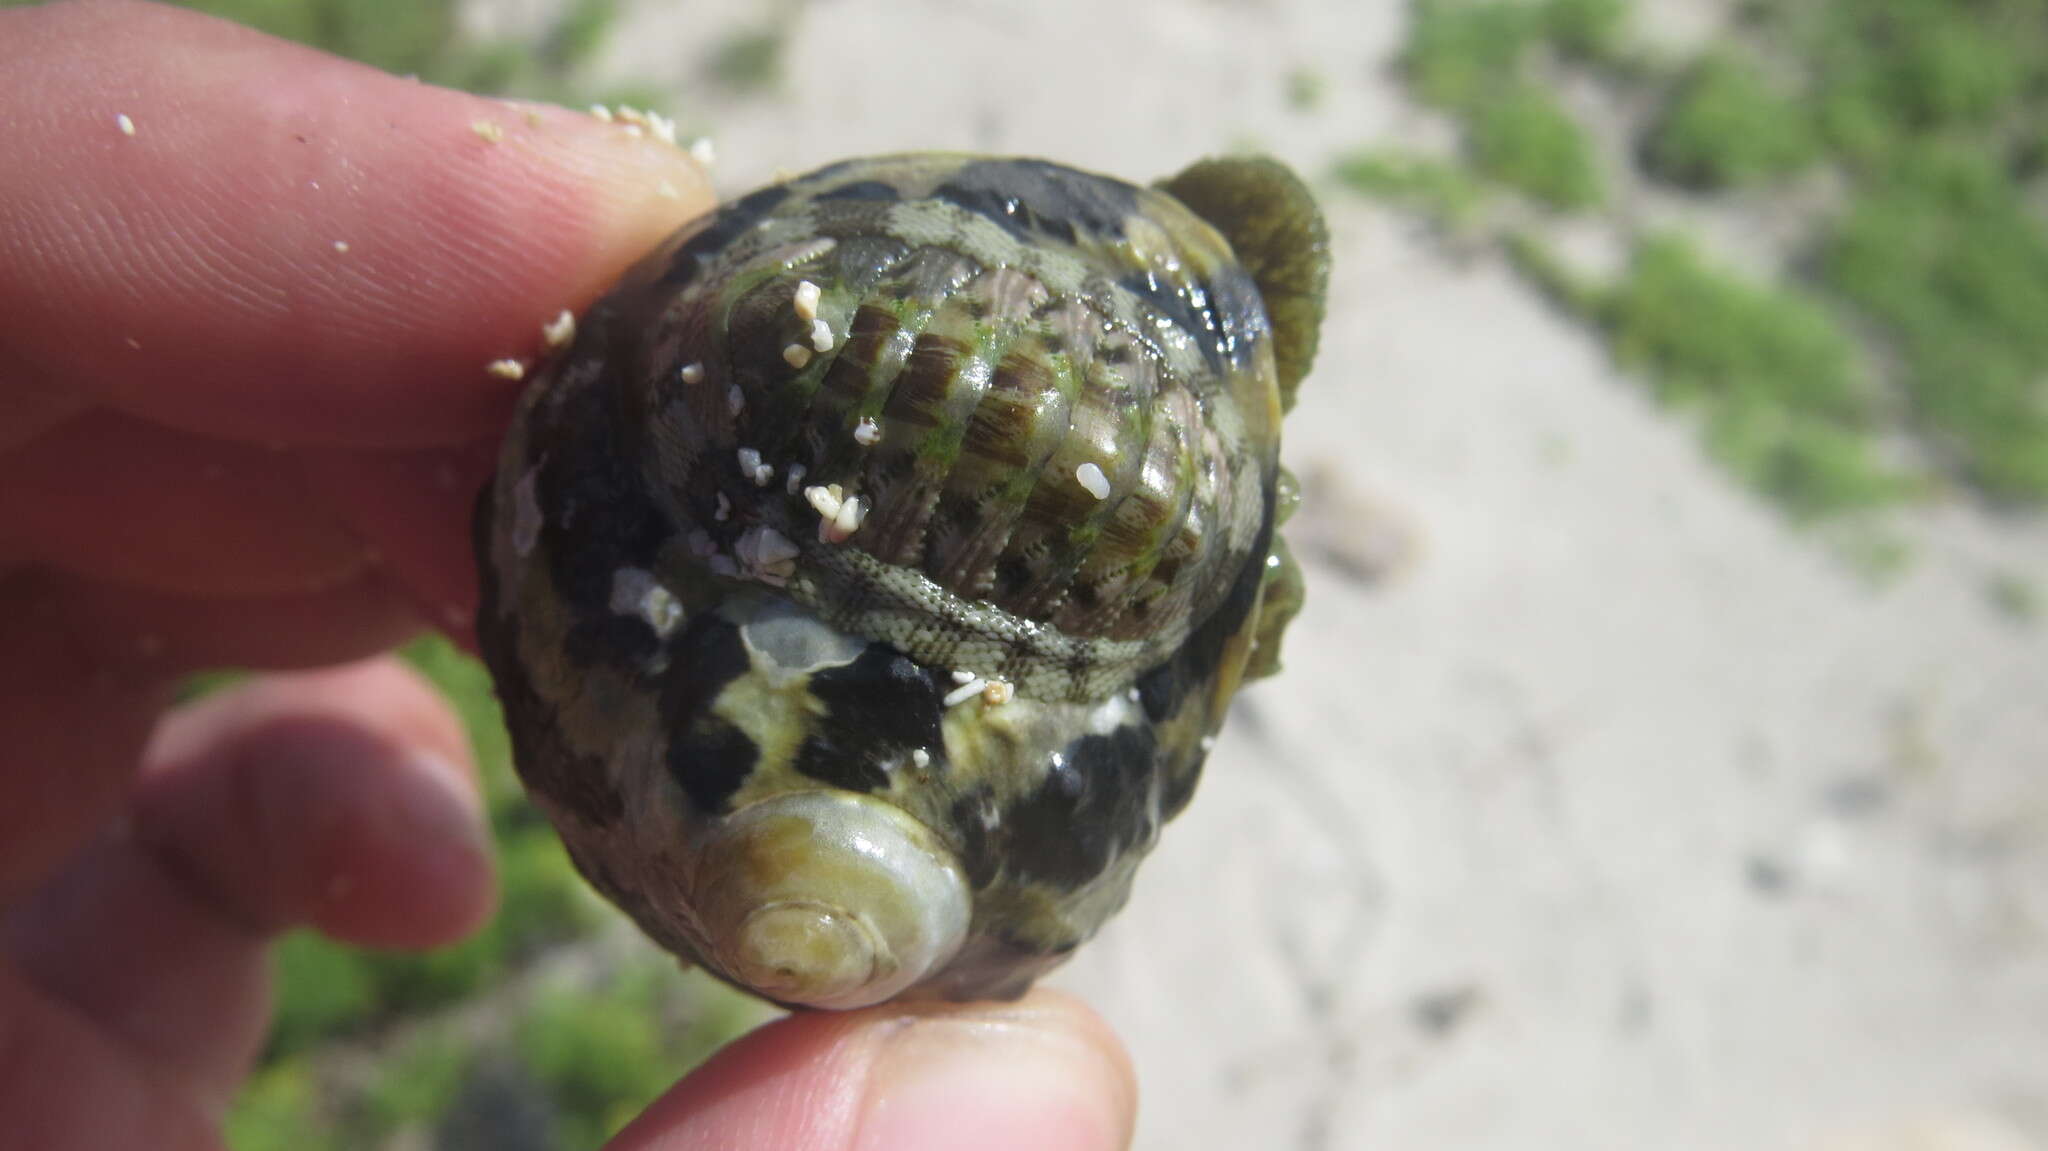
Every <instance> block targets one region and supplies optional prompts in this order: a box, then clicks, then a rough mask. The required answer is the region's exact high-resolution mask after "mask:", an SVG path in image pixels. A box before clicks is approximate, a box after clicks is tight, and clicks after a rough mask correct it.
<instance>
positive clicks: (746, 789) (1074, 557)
mask: <svg viewBox="0 0 2048 1151" xmlns="http://www.w3.org/2000/svg"><path fill="white" fill-rule="evenodd" d="M1233 165H1236V167H1233ZM1198 170H1199V171H1201V173H1202V175H1201V180H1200V182H1199V186H1200V188H1201V190H1202V191H1201V195H1200V196H1199V197H1197V198H1198V199H1201V200H1203V201H1205V202H1207V203H1209V204H1210V205H1212V206H1211V207H1210V208H1208V209H1206V210H1209V211H1212V212H1214V213H1216V216H1217V221H1218V222H1217V223H1216V224H1215V225H1214V226H1212V223H1211V222H1209V221H1208V220H1205V218H1204V217H1203V216H1201V215H1197V211H1198V210H1205V209H1202V208H1200V207H1199V206H1198V207H1196V208H1193V209H1191V207H1190V206H1189V205H1184V204H1182V203H1181V202H1180V201H1178V200H1177V199H1175V198H1174V196H1173V195H1171V194H1169V193H1168V192H1166V191H1161V190H1157V189H1147V188H1140V187H1136V186H1133V185H1130V184H1125V183H1122V182H1120V181H1116V180H1112V179H1109V178H1107V177H1101V176H1095V175H1092V174H1088V173H1083V172H1079V171H1076V170H1074V169H1070V168H1064V167H1060V166H1058V165H1054V164H1049V163H1046V162H1044V161H1038V160H1019V159H1001V158H984V157H972V156H958V155H941V154H930V155H909V156H897V157H884V158H879V159H871V160H856V161H848V162H845V163H842V164H836V165H833V166H831V167H828V168H825V169H821V170H820V171H818V172H814V173H811V174H809V175H807V176H803V177H799V178H797V179H794V180H791V181H788V182H785V183H781V184H776V185H771V186H770V187H768V188H764V189H761V190H759V191H757V192H754V193H752V194H750V195H748V196H746V197H743V198H741V199H739V200H737V201H735V202H733V203H731V204H728V205H726V206H724V207H723V208H721V209H720V210H718V211H717V212H714V213H712V214H711V215H709V216H707V217H705V218H703V219H701V220H699V221H697V222H696V223H694V224H692V225H690V226H688V227H686V228H684V229H683V230H682V231H681V232H679V233H678V234H677V235H676V236H675V237H673V238H672V239H671V240H670V241H668V242H667V243H666V244H664V245H663V246H662V247H661V248H660V249H658V250H657V251H655V252H654V253H652V254H651V255H650V256H649V257H647V259H645V260H644V261H642V262H641V263H640V264H639V265H637V266H636V267H635V268H634V269H633V270H632V271H631V272H630V273H628V275H627V276H626V277H625V278H624V279H623V280H622V281H621V283H620V284H619V285H618V286H617V287H616V288H615V289H614V291H613V292H612V293H611V294H610V295H608V296H607V297H606V298H605V299H604V300H602V301H600V302H599V303H598V304H597V305H596V306H594V307H593V308H592V309H591V310H590V312H589V313H588V314H587V315H586V316H584V317H583V318H582V320H581V322H580V323H579V324H578V326H577V336H576V340H575V343H574V345H573V346H572V347H571V348H570V349H569V350H568V351H567V352H566V353H565V354H563V355H562V356H561V357H560V358H558V359H557V360H555V361H553V362H551V363H550V364H548V365H547V366H546V367H545V369H544V370H543V371H541V372H540V373H539V375H538V376H537V377H536V379H535V381H534V383H533V384H532V385H531V387H530V388H529V390H528V391H527V393H526V395H525V398H524V399H523V401H522V403H521V406H520V409H519V413H518V415H517V417H516V419H515V423H514V426H513V429H512V431H511V433H510V434H509V436H508V438H507V440H506V444H505V447H504V450H503V455H502V457H501V461H500V469H499V478H498V481H497V483H496V485H495V487H494V489H493V490H492V491H489V492H487V493H485V497H484V500H483V502H482V504H481V506H480V507H479V514H478V524H477V546H478V552H479V559H480V562H481V567H482V569H483V572H484V602H483V608H482V611H481V613H480V621H479V624H480V626H479V634H480V637H481V640H482V646H483V650H484V654H485V658H486V660H487V662H488V663H489V664H490V666H491V668H492V671H493V673H494V675H495V677H496V679H497V682H498V687H499V692H500V695H501V697H502V699H503V701H504V704H505V710H506V718H507V722H508V725H509V727H510V729H511V732H512V736H513V743H514V752H515V758H516V761H517V763H518V766H519V770H520V773H521V776H522V778H523V779H524V780H525V782H526V784H527V787H528V789H529V791H530V792H531V793H532V794H533V796H534V797H535V800H536V802H537V803H538V804H539V805H540V806H541V807H542V809H543V810H544V811H545V812H546V813H547V814H548V816H549V818H550V819H551V820H552V821H553V822H554V823H555V825H556V827H557V828H558V829H559V830H560V832H561V833H562V836H563V839H564V842H565V843H566V844H567V845H568V847H569V850H570V854H571V856H572V857H573V858H574V859H575V861H576V863H577V865H578V867H579V868H580V869H581V870H582V871H583V873H584V874H585V875H586V876H587V877H588V878H589V879H590V880H591V882H592V883H593V884H594V885H596V886H597V887H598V888H599V889H600V890H602V891H603V892H605V894H607V895H608V896H609V897H610V898H612V899H613V900H614V901H615V902H616V903H618V904H619V905H620V906H621V907H622V908H623V909H624V910H625V911H626V912H627V913H628V914H629V915H631V916H632V917H633V918H634V919H635V920H636V921H637V922H638V923H639V925H640V926H641V927H642V928H643V929H644V930H645V931H647V932H648V934H649V935H651V936H652V937H654V938H655V939H656V940H657V941H658V942H660V943H662V944H663V945H664V946H666V947H668V948H669V949H671V950H673V951H675V952H676V953H678V954H679V955H682V956H684V957H685V958H688V959H692V960H695V961H698V962H701V963H703V964H704V965H705V966H707V967H708V968H709V969H711V970H712V971H713V972H714V973H716V974H718V975H720V976H722V977H723V978H725V979H727V980H729V981H731V982H733V983H735V984H737V985H739V986H741V987H744V988H747V989H750V990H753V991H755V992H757V993H760V994H762V995H765V996H767V997H768V998H771V999H774V1000H776V1001H778V1002H782V1003H786V1004H792V1005H807V1006H817V1007H833V1008H837V1007H852V1006H860V1005H864V1004H867V1003H873V1002H879V1001H881V1000H884V999H888V998H891V997H895V996H898V995H904V996H944V997H952V998H966V997H979V996H1010V995H1016V994H1019V993H1021V992H1022V991H1023V990H1024V989H1025V988H1026V987H1028V986H1029V984H1030V982H1031V981H1032V980H1033V979H1034V978H1035V977H1036V976H1037V975H1038V974H1039V973H1040V972H1042V971H1044V970H1045V969H1047V968H1049V967H1051V966H1053V965H1055V964H1056V963H1058V962H1059V961H1060V960H1061V959H1062V958H1064V957H1065V956H1066V955H1067V954H1069V953H1070V952H1071V951H1072V950H1073V948H1074V947H1076V946H1078V945H1079V944H1080V943H1081V942H1082V941H1084V940H1085V939H1087V938H1088V937H1089V936H1090V935H1092V934H1093V933H1094V932H1095V930H1096V929H1097V928H1098V927H1099V926H1100V925H1101V924H1102V923H1103V922H1104V921H1105V920H1106V919H1107V918H1108V917H1109V916H1110V915H1111V914H1113V913H1114V912H1115V910H1116V909H1117V908H1118V907H1120V906H1121V905H1122V904H1123V902H1124V900H1125V899H1126V897H1127V896H1128V893H1129V889H1130V883H1131V877H1132V874H1133V872H1134V870H1135V868H1136V866H1137V864H1138V862H1139V860H1140V859H1141V858H1142V856H1143V855H1144V853H1145V852H1146V850H1147V849H1149V847H1150V846H1151V844H1152V842H1153V840H1154V838H1155V837H1156V835H1157V833H1158V829H1159V826H1160V825H1161V824H1162V823H1163V822H1164V821H1166V820H1167V819H1169V818H1171V817H1172V816H1173V815H1174V814H1176V813H1177V812H1178V811H1179V810H1180V808H1181V807H1182V806H1183V805H1184V804H1185V803H1186V802H1187V800H1188V798H1189V797H1190V796H1191V795H1192V792H1193V789H1194V786H1195V781H1196V779H1197V777H1198V776H1199V773H1200V770H1201V766H1202V762H1203V759H1204V758H1205V756H1206V753H1207V749H1208V746H1209V744H1210V743H1211V737H1212V736H1213V735H1214V733H1215V731H1216V730H1217V728H1218V726H1219V725H1220V724H1221V722H1222V718H1223V713H1224V710H1225V708H1226V706H1227V704H1228V702H1229V700H1230V698H1231V696H1232V695H1233V694H1234V692H1235V690H1236V688H1237V686H1238V685H1239V683H1240V682H1241V681H1242V679H1243V678H1244V677H1245V675H1246V674H1247V666H1248V663H1249V661H1250V660H1251V659H1252V653H1253V649H1254V648H1255V647H1256V648H1258V649H1259V652H1260V654H1259V657H1258V667H1259V668H1260V669H1261V670H1267V669H1269V668H1270V667H1271V666H1273V665H1274V663H1275V660H1274V655H1275V652H1276V651H1277V647H1276V646H1275V645H1277V642H1278V638H1279V636H1278V632H1279V629H1280V627H1281V626H1282V625H1284V617H1285V614H1287V613H1281V612H1274V613H1262V611H1261V607H1260V605H1261V600H1262V598H1264V597H1265V596H1266V595H1267V589H1268V588H1273V587H1285V588H1287V589H1288V592H1287V595H1283V596H1281V597H1280V598H1281V599H1288V598H1294V599H1298V590H1297V589H1298V581H1290V580H1288V579H1283V578H1281V577H1282V576H1283V575H1286V576H1291V575H1292V572H1293V568H1292V563H1291V561H1289V560H1287V559H1286V558H1285V555H1286V553H1285V550H1284V548H1283V547H1280V546H1279V541H1278V539H1277V537H1276V536H1275V535H1274V529H1275V527H1276V520H1277V518H1278V517H1277V514H1276V511H1277V506H1276V505H1277V501H1278V498H1279V497H1278V493H1279V492H1280V490H1281V487H1282V480H1281V476H1282V473H1281V470H1280V468H1279V463H1278V447H1279V430H1278V425H1279V418H1280V413H1281V410H1282V390H1281V388H1282V378H1281V375H1280V371H1279V369H1278V368H1277V367H1276V361H1275V350H1276V345H1281V346H1283V347H1286V348H1291V349H1294V351H1293V352H1290V353H1289V354H1290V355H1291V356H1292V357H1293V358H1292V359H1291V360H1290V364H1291V365H1292V366H1293V369H1294V370H1297V371H1298V370H1305V367H1306V359H1305V353H1301V351H1300V349H1303V348H1307V349H1310V350H1312V348H1313V342H1314V341H1313V333H1312V331H1311V332H1309V333H1306V334H1304V333H1302V332H1301V331H1299V330H1298V329H1299V327H1300V326H1301V324H1302V323H1303V322H1304V321H1303V319H1302V317H1304V316H1306V317H1309V320H1308V322H1309V323H1310V326H1311V327H1312V326H1313V323H1314V322H1319V320H1320V312H1319V309H1320V300H1321V284H1322V281H1321V279H1320V278H1318V277H1319V276H1320V275H1321V274H1322V273H1323V270H1324V265H1323V264H1322V263H1321V262H1320V261H1322V260H1323V259H1324V258H1325V257H1324V256H1323V254H1322V250H1321V249H1320V248H1315V249H1314V250H1313V251H1308V252H1305V253H1296V254H1294V255H1290V254H1289V252H1288V251H1287V250H1285V249H1288V248H1290V246H1292V247H1301V246H1303V245H1309V246H1311V247H1312V246H1313V245H1314V244H1315V243H1318V242H1319V241H1318V240H1316V237H1317V236H1319V235H1320V233H1319V231H1317V230H1319V229H1320V217H1319V216H1316V215H1315V214H1314V207H1313V203H1312V202H1311V201H1309V200H1308V198H1307V194H1306V192H1305V191H1302V190H1301V189H1300V185H1299V184H1298V182H1294V181H1293V180H1292V177H1291V176H1285V170H1284V169H1279V168H1278V167H1277V165H1270V163H1269V162H1252V161H1228V160H1225V161H1206V162H1205V163H1204V164H1203V165H1199V166H1198V167H1197V168H1196V169H1190V172H1191V173H1193V172H1196V171H1198ZM1276 170H1277V171H1278V172H1279V173H1280V176H1284V177H1285V178H1284V179H1282V178H1280V176H1276V175H1275V171H1276ZM1239 177H1242V180H1243V183H1242V186H1240V185H1239V184H1237V183H1233V181H1234V180H1237V179H1239ZM1275 198H1277V200H1278V201H1279V203H1278V205H1277V206H1274V205H1273V204H1272V203H1270V201H1273V200H1275ZM1215 205H1220V207H1216V206H1215ZM1268 208H1270V209H1271V210H1270V211H1268V210H1267V209H1268ZM1304 213H1306V215H1304ZM1271 219H1279V220H1281V221H1282V222H1283V224H1284V223H1286V222H1288V221H1292V222H1293V224H1291V225H1289V226H1282V227H1274V226H1270V225H1268V224H1266V223H1264V221H1268V220H1271ZM1303 219H1307V220H1309V221H1311V222H1312V223H1313V228H1312V229H1309V230H1307V231H1304V227H1303V226H1301V225H1300V221H1301V220H1303ZM1243 220H1252V221H1254V222H1255V223H1257V225H1258V226H1243V227H1239V226H1237V225H1238V223H1239V222H1241V221H1243ZM1289 227H1291V228H1292V230H1291V231H1290V230H1289ZM1226 236H1231V237H1232V239H1228V240H1227V239H1226V238H1225V237H1226ZM1233 241H1235V242H1236V243H1237V244H1238V245H1239V247H1243V248H1250V247H1251V246H1253V245H1265V246H1277V248H1279V249H1282V250H1279V251H1273V252H1262V253H1261V254H1259V255H1257V256H1255V257H1254V256H1247V255H1246V254H1245V253H1243V252H1239V251H1236V250H1234V249H1233V247H1232V242H1233ZM1304 268H1306V269H1307V270H1306V271H1305V270H1304ZM1261 277H1263V278H1264V279H1263V280H1262V279H1261ZM1283 277H1284V278H1285V284H1284V286H1283V287H1280V288H1276V289H1275V290H1276V291H1280V292H1284V293H1285V295H1286V299H1287V301H1288V303H1287V308H1286V315H1287V317H1288V318H1287V319H1286V320H1285V321H1277V322H1279V323H1280V327H1279V328H1278V329H1277V330H1276V328H1275V323H1276V320H1275V319H1269V316H1268V313H1267V311H1266V310H1265V307H1264V305H1263V304H1262V297H1261V290H1262V286H1264V285H1271V284H1281V283H1282V278H1283ZM1304 284H1306V285H1308V286H1307V287H1303V285H1304ZM1286 382H1287V383H1288V384H1289V385H1290V390H1289V394H1290V395H1291V384H1292V382H1293V381H1292V380H1291V379H1290V380H1288V381H1286ZM1289 612H1291V608H1290V609H1289Z"/></svg>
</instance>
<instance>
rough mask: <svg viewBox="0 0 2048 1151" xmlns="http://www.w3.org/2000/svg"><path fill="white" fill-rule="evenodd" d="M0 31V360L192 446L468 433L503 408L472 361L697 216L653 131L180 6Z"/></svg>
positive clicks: (28, 14) (690, 183) (97, 12)
mask: <svg viewBox="0 0 2048 1151" xmlns="http://www.w3.org/2000/svg"><path fill="white" fill-rule="evenodd" d="M0 39H4V41H5V42H6V43H7V44H8V48H9V57H10V59H9V65H8V67H7V68H6V69H4V70H0V105H4V106H7V107H11V108H18V109H21V110H23V112H22V114H21V115H19V116H16V117H14V118H12V119H9V120H6V121H4V122H0V155H6V156H8V157H9V158H10V161H9V163H8V164H7V165H5V167H4V168H0V203H6V204H7V205H8V211H7V212H6V213H4V214H0V268H6V269H8V271H7V272H6V274H4V275H0V314H5V315H6V316H7V317H8V324H7V326H6V330H5V333H4V334H0V364H5V365H8V367H7V368H6V369H5V370H6V371H7V372H8V373H10V374H11V373H19V375H20V377H21V378H22V379H25V380H35V381H38V382H39V383H41V384H43V385H44V386H45V390H47V387H48V386H53V385H55V384H57V383H59V382H62V383H64V384H68V385H69V386H71V387H73V388H78V389H84V390H87V391H89V392H91V394H93V395H94V396H95V397H96V398H98V399H101V400H104V401H105V402H107V403H111V404H113V405H115V406H118V407H121V408H123V409H125V410H127V411H130V412H133V413H135V414H138V415H142V416H145V417H147V418H150V419H154V420H159V421H161V422H164V423H168V424H172V425H175V426H178V427H182V428H186V429H188V430H192V431H197V432H200V433H202V434H207V435H222V436H231V437H235V438H247V439H251V440H255V441H259V442H260V441H281V442H288V443H330V444H352V445H359V446H407V445H426V444H434V443H443V442H450V441H452V440H465V439H475V438H479V437H481V436H482V435H484V434H486V433H489V432H491V431H493V430H495V429H496V428H498V427H500V426H502V424H503V422H504V420H505V418H506V415H507V413H508V411H509V408H510V404H511V402H512V399H513V397H514V395H515V394H516V392H517V385H514V384H509V383H507V382H506V381H502V380H494V379H492V378H490V377H488V376H486V375H485V374H484V372H483V366H484V365H485V364H486V363H487V362H489V361H491V360H494V359H497V358H499V357H503V356H517V355H522V354H529V353H531V352H532V351H533V350H534V349H535V348H536V346H537V345H538V343H539V326H540V324H541V323H542V322H544V321H545V320H547V319H548V318H550V317H552V316H553V315H554V314H555V313H556V311H557V310H558V309H561V308H565V307H566V308H571V309H578V308H581V307H582V306H583V305H584V304H586V303H588V302H589V301H590V300H591V299H592V298H593V297H594V296H595V295H596V293H597V292H598V291H600V290H601V289H602V288H603V287H604V286H605V285H606V284H607V283H608V282H609V281H610V280H612V279H613V278H615V277H616V276H617V274H618V273H619V272H620V271H621V270H622V269H623V267H624V266H625V264H627V263H628V262H630V261H631V260H633V259H635V258H637V257H638V256H640V255H641V254H643V253H644V252H645V251H646V250H647V249H649V248H651V247H652V246H653V245H654V244H655V243H656V242H657V241H658V240H659V239H660V238H661V237H662V236H663V235H665V234H666V233H668V232H669V231H671V230H673V228H674V227H675V226H676V225H677V224H679V223H681V222H682V221H683V220H686V219H688V218H689V217H691V216H693V215H696V214H698V213H699V212H701V211H702V210H703V209H704V208H705V207H707V206H708V205H709V203H710V195H709V192H708V190H707V185H706V183H705V181H704V179H703V174H702V171H701V169H700V168H699V167H697V166H696V165H695V164H693V163H691V162H690V161H689V160H688V158H687V157H686V156H685V155H684V154H683V153H681V152H679V151H677V150H676V149H674V148H672V147H669V146H667V145H666V144H663V143H661V142H659V141H658V140H656V139H655V138H654V137H653V136H652V135H651V134H648V133H645V132H642V133H640V134H638V135H633V134H629V133H628V132H626V131H625V130H624V129H623V127H621V126H616V125H605V124H601V123H599V122H598V121H596V120H595V119H593V118H591V117H588V116H584V115H581V114H578V113H573V112H569V111H566V110H564V109H559V108H549V107H538V106H534V107H528V106H518V107H515V106H512V105H508V104H507V103H505V102H502V101H494V100H487V99H482V98H478V97H472V96H467V95H462V94H459V93H454V92H448V91H442V90H439V89H434V88H430V87H427V86H424V85H421V84H418V83H415V82H411V81H406V80H401V79H398V78H395V77H391V76H387V75H384V74H383V73H379V72H376V71H374V70H372V69H369V68H365V67H362V66H360V65H356V64H352V63H348V62H345V61H341V60H338V59H334V58H332V57H328V56H324V55H321V54H319V53H315V52H312V51H310V50H307V49H302V48H298V47H295V46H292V45H288V44H285V43H283V42H280V41H277V40H272V39H269V38H267V37H264V36H261V35H259V34H257V33H254V32H250V31H248V30H245V29H242V28H238V27H236V26H234V25H231V24H227V23H224V22H221V21H217V20H212V19H209V18H207V17H204V16H199V15H196V14H192V13H189V12H184V11H180V10H177V9H172V8H168V7H159V6H153V5H142V4H134V3H102V4H90V5H85V4H77V5H73V4H60V5H51V6H48V7H41V8H30V9H25V10H21V11H11V12H6V13H0ZM121 116H127V117H128V118H129V119H128V124H129V125H130V126H131V127H132V128H133V130H134V131H133V134H132V135H128V134H125V133H124V132H123V130H122V129H121V127H119V126H118V125H119V123H120V121H119V120H118V117H121ZM479 125H481V126H482V127H481V128H479V127H478V126H479ZM338 245H345V248H346V250H342V248H341V247H339V246H338Z"/></svg>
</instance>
